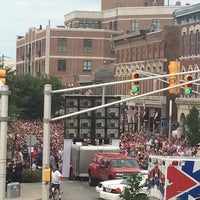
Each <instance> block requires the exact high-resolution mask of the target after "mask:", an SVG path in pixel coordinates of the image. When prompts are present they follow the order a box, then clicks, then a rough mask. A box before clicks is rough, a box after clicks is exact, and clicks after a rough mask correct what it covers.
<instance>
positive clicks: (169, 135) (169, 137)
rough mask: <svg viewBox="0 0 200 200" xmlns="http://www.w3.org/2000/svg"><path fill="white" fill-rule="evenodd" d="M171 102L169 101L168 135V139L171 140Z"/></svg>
mask: <svg viewBox="0 0 200 200" xmlns="http://www.w3.org/2000/svg"><path fill="white" fill-rule="evenodd" d="M171 125H172V100H170V101H169V133H168V139H169V140H170V139H171V131H172V126H171Z"/></svg>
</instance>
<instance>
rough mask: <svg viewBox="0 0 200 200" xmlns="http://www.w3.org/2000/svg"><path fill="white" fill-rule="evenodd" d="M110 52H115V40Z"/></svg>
mask: <svg viewBox="0 0 200 200" xmlns="http://www.w3.org/2000/svg"><path fill="white" fill-rule="evenodd" d="M110 52H111V54H115V44H114V43H113V42H111V47H110Z"/></svg>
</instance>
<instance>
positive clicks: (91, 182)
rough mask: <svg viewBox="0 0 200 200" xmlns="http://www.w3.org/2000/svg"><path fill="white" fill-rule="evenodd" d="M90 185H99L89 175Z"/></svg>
mask: <svg viewBox="0 0 200 200" xmlns="http://www.w3.org/2000/svg"><path fill="white" fill-rule="evenodd" d="M88 183H89V185H90V186H95V185H96V184H97V181H96V179H94V178H92V177H91V176H90V175H89V178H88Z"/></svg>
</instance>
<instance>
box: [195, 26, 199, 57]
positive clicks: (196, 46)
mask: <svg viewBox="0 0 200 200" xmlns="http://www.w3.org/2000/svg"><path fill="white" fill-rule="evenodd" d="M199 54H200V32H199V30H196V39H195V55H199Z"/></svg>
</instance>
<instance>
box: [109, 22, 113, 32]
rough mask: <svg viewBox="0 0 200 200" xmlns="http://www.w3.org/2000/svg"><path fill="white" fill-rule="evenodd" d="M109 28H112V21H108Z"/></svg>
mask: <svg viewBox="0 0 200 200" xmlns="http://www.w3.org/2000/svg"><path fill="white" fill-rule="evenodd" d="M109 30H112V21H110V23H109Z"/></svg>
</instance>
